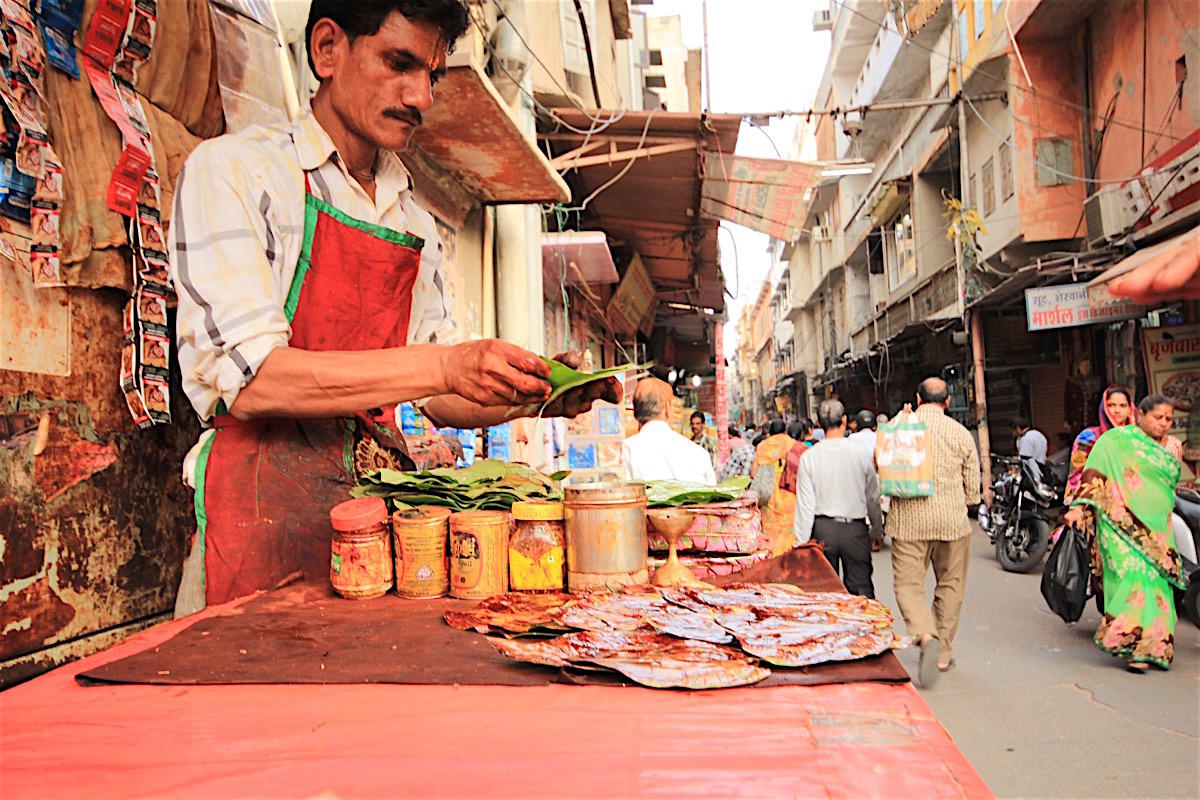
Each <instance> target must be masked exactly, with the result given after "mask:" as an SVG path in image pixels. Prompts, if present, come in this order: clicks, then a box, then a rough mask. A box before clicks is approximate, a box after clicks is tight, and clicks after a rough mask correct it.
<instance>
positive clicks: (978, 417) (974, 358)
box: [950, 3, 992, 506]
mask: <svg viewBox="0 0 1200 800" xmlns="http://www.w3.org/2000/svg"><path fill="white" fill-rule="evenodd" d="M953 8H954V10H955V11H954V27H953V30H954V31H955V34H954V35H952V36H951V37H950V50H951V52H955V51H957V50H960V48H959V43H960V42H961V38H960V37H959V36H958V35H957V31H958V30H959V27H958V26H959V21H958V17H959V13H960V12H959V10H958V4H957V3H954V4H953ZM966 59H967V54H966V53H963V52H959V53H958V57H957V58H954V59H951V63H953V64H954V77H955V82H956V83H957V84H958V86H957V91H958V94H957V101H956V105H957V106H958V185H959V187H960V189H959V192H960V194H961V195H962V202H963V206H962V207H963V210H964V211H965V210H966V209H968V208H972V207H974V205H975V198H974V197H972V196H971V165H970V158H969V155H968V149H967V108H966V103H965V102H964V100H963V98H964V97H965V96H966V91H967V87H966V83H965V80H964V77H965V76H964V75H963V67H962V65H963V62H964V61H966ZM952 224H953V223H952ZM972 244H973V242H966V241H964V240H963V237H962V231H961V230H959V231H955V236H954V260H955V271H956V272H957V273H958V308H959V312H960V314H961V315H962V317H963V322H964V323H967V322H968V312H967V310H966V286H967V276H966V264H965V263H964V262H965V258H964V253H963V251H964V250H965V249H966V248H967V247H969V246H971V245H972ZM966 329H967V331H968V335H969V336H970V338H971V375H972V377H973V378H974V388H975V392H974V394H975V434H976V438H977V439H978V442H979V470H980V478H981V481H982V483H983V498H984V500H985V502H987V504H988V505H989V506H990V505H991V500H992V442H991V435H990V433H989V431H988V418H987V374H986V371H985V367H986V365H985V360H984V339H983V318H982V317H980V311H979V309H975V310H973V311H971V312H969V324H967V325H966Z"/></svg>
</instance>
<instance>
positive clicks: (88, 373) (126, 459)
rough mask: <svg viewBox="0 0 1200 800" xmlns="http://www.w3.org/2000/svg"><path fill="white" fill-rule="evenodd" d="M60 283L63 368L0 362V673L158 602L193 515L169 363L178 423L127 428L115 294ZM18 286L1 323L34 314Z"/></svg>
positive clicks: (189, 428)
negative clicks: (58, 371)
mask: <svg viewBox="0 0 1200 800" xmlns="http://www.w3.org/2000/svg"><path fill="white" fill-rule="evenodd" d="M2 268H4V269H6V270H7V269H13V268H14V265H12V264H10V263H9V262H7V261H5V262H4V264H3V265H2ZM23 268H24V269H27V262H26V264H24V265H16V269H17V270H21V269H23ZM17 274H18V275H21V273H20V272H18V273H17ZM25 277H27V275H26V276H25ZM42 291H44V290H39V292H42ZM61 291H62V292H63V293H64V295H66V296H67V298H68V299H69V302H68V304H67V306H68V308H69V309H70V335H69V342H68V343H67V346H68V347H69V353H68V355H69V364H70V369H69V374H66V375H52V374H45V373H36V372H28V371H17V370H4V369H0V686H4V685H8V684H10V683H12V682H14V681H16V680H21V679H24V678H26V677H30V676H31V675H32V674H36V672H38V671H40V670H41V669H43V668H48V667H50V666H53V665H54V664H55V663H58V662H59V661H61V660H63V659H64V658H73V657H78V656H81V655H85V654H87V653H88V652H91V651H93V650H95V649H99V648H100V647H102V646H105V645H106V644H107V643H111V640H113V639H114V638H115V636H116V634H117V633H118V632H119V631H121V630H122V629H125V630H131V629H132V627H131V623H136V622H137V621H139V620H145V619H146V618H149V617H153V616H154V615H160V614H163V613H165V612H168V611H169V610H170V609H171V608H172V606H173V603H174V596H175V590H176V586H177V584H178V580H179V573H180V568H181V565H182V561H183V557H184V554H185V549H186V547H187V546H188V544H189V542H190V538H191V535H192V532H193V529H194V527H195V523H194V518H193V514H192V496H191V491H190V490H189V489H187V488H186V487H185V486H184V485H183V483H182V481H181V480H180V477H179V471H180V469H179V467H180V464H181V462H182V460H183V456H184V454H185V453H186V452H187V450H188V448H189V447H190V446H191V444H192V442H193V441H194V440H195V437H196V435H197V432H198V424H197V423H196V422H195V417H194V415H193V414H192V413H191V411H190V409H189V408H186V407H185V406H184V405H183V404H182V402H181V400H182V392H181V391H180V390H179V388H178V385H179V384H178V376H177V375H173V384H174V391H173V394H172V396H173V398H175V403H174V406H175V407H174V409H173V411H174V412H175V415H176V423H175V424H173V425H170V426H158V427H155V428H153V429H150V430H146V431H138V430H136V429H135V428H134V427H133V425H132V423H131V421H130V418H129V414H128V412H127V411H126V409H125V407H124V401H123V399H122V397H121V394H120V392H119V391H118V388H117V385H116V383H117V375H118V373H119V365H118V360H119V350H120V339H121V330H122V326H121V316H120V315H121V307H122V305H123V303H124V294H123V293H121V292H116V291H110V290H98V291H91V290H83V289H71V290H61ZM21 297H22V295H21V294H18V296H17V297H16V298H15V302H14V297H13V295H9V296H8V297H7V298H6V300H7V301H8V302H6V305H5V311H6V314H5V318H4V320H3V324H4V326H5V328H6V330H10V331H20V330H22V329H24V328H27V327H30V326H32V325H36V324H39V322H38V320H39V319H40V317H38V316H37V315H35V314H33V313H32V312H33V311H34V309H33V308H32V307H31V306H30V304H29V303H26V302H24V301H23V300H22V299H21ZM28 297H30V298H32V297H35V295H33V294H30V295H28ZM133 627H136V626H133ZM98 634H99V635H98Z"/></svg>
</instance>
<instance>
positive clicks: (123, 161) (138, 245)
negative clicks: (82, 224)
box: [83, 0, 172, 427]
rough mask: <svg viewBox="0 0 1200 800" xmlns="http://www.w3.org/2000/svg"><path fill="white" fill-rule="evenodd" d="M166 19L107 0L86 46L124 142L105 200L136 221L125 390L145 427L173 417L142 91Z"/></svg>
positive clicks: (167, 294)
mask: <svg viewBox="0 0 1200 800" xmlns="http://www.w3.org/2000/svg"><path fill="white" fill-rule="evenodd" d="M157 24H158V7H157V4H156V3H155V2H154V0H136V2H134V1H132V0H100V3H99V5H98V6H97V8H96V11H95V13H94V14H93V15H92V21H91V24H90V25H89V27H88V35H87V40H86V42H85V44H84V50H83V52H84V70H85V71H86V72H87V75H88V80H89V81H90V82H91V84H92V89H93V90H94V91H95V92H96V96H97V97H98V98H99V100H100V104H101V106H103V108H104V110H105V112H106V113H107V114H108V116H109V117H110V118H111V119H112V120H113V122H115V123H116V125H117V127H118V128H119V129H120V131H121V137H122V141H123V144H124V148H123V150H122V153H121V156H120V159H119V160H118V162H117V167H116V169H115V170H114V172H113V176H112V179H111V180H110V181H109V185H108V191H107V193H106V196H105V201H106V203H107V204H108V207H109V208H110V209H112V210H113V211H115V212H117V213H119V214H122V215H123V216H125V217H128V219H129V243H130V246H131V248H132V249H133V287H134V288H133V296H132V297H131V298H130V301H129V304H128V305H127V306H126V307H125V313H124V317H123V319H124V327H125V340H124V346H123V347H122V349H121V390H122V392H123V393H124V394H125V402H126V404H127V405H128V406H129V411H130V413H131V414H132V415H133V418H134V421H135V422H136V423H137V424H138V425H139V426H140V427H148V426H150V425H154V424H157V423H165V422H170V421H171V412H170V390H169V387H168V374H169V373H168V366H169V363H170V362H169V358H170V349H171V348H170V329H169V328H168V327H167V304H168V301H169V299H170V298H171V295H172V289H171V283H170V278H169V277H168V274H167V246H166V233H165V231H164V229H163V224H162V194H161V191H160V184H159V178H158V173H157V172H156V171H155V168H154V145H153V142H152V141H151V137H150V126H149V123H148V121H147V119H146V113H145V109H144V108H143V107H142V101H141V99H140V98H139V97H138V94H137V91H136V89H135V87H136V84H137V71H138V68H139V67H140V66H141V65H142V64H143V63H145V61H146V59H147V58H149V56H150V50H151V48H152V47H153V44H154V32H155V29H156V28H157Z"/></svg>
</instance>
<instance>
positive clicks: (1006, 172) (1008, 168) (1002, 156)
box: [996, 142, 1013, 202]
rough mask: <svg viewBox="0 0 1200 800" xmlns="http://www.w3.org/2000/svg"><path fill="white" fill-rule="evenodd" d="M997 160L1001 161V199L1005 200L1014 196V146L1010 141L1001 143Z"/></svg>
mask: <svg viewBox="0 0 1200 800" xmlns="http://www.w3.org/2000/svg"><path fill="white" fill-rule="evenodd" d="M996 160H997V161H999V162H1000V201H1001V202H1004V201H1005V200H1007V199H1008V198H1010V197H1012V196H1013V174H1012V148H1011V147H1009V145H1008V142H1002V143H1001V144H1000V152H999V153H997V154H996Z"/></svg>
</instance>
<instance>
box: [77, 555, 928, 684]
mask: <svg viewBox="0 0 1200 800" xmlns="http://www.w3.org/2000/svg"><path fill="white" fill-rule="evenodd" d="M739 581H754V582H776V583H793V584H795V585H797V586H800V587H802V588H804V589H808V590H810V591H839V590H842V584H841V581H839V580H838V578H837V575H836V574H835V573H834V572H833V569H832V568H831V567H830V566H829V562H828V561H826V560H825V558H824V556H823V555H821V551H820V548H819V547H816V546H802V547H799V548H797V549H795V550H793V551H791V552H790V553H788V554H786V555H784V556H781V557H779V558H776V559H771V560H768V561H765V562H763V563H761V564H758V565H756V566H755V567H754V568H752V569H750V570H747V571H746V572H744V573H742V574H740V575H737V576H731V577H730V578H729V579H728V580H725V581H722V583H736V582H739ZM474 604H475V601H473V600H452V599H438V600H404V599H401V598H400V597H397V596H396V595H394V594H388V595H386V596H384V597H380V598H378V599H375V600H343V599H342V598H340V597H337V596H336V595H334V594H333V591H332V590H331V589H330V587H329V585H328V583H326V582H321V583H309V582H305V583H299V584H294V585H291V586H286V587H283V588H281V589H275V590H273V591H270V592H266V593H264V594H262V595H261V596H259V597H256V598H254V599H253V600H250V601H247V602H245V603H242V604H240V605H238V606H235V607H232V608H229V609H227V610H225V611H223V612H222V613H220V614H218V615H216V616H212V617H207V618H202V619H200V620H198V621H197V622H196V623H195V624H194V625H192V626H191V627H189V628H187V629H185V630H183V631H181V632H179V633H178V634H176V635H175V636H174V637H173V638H171V639H169V640H167V641H166V642H163V643H162V644H161V645H159V646H157V647H154V648H150V649H147V650H144V651H142V652H141V653H137V654H136V655H132V656H129V657H128V658H124V659H121V660H119V661H113V662H111V663H108V664H105V665H103V666H101V667H98V668H96V669H94V670H91V671H89V672H84V673H80V674H79V675H78V676H76V680H77V681H78V682H79V683H81V684H83V685H84V686H92V685H100V684H114V683H132V684H161V685H196V684H264V683H265V684H272V683H413V684H484V685H486V684H492V685H504V686H541V685H545V684H548V683H589V684H594V683H604V684H614V685H615V684H626V685H633V684H632V683H631V682H630V681H628V680H626V679H624V678H622V677H621V676H619V675H616V674H609V673H602V672H590V671H588V672H583V671H569V672H568V671H563V670H556V669H554V668H551V667H542V666H537V665H533V664H524V663H520V662H516V661H512V660H510V659H507V658H505V657H504V656H502V655H500V653H498V652H497V651H496V650H495V648H493V647H492V646H491V644H489V643H488V641H487V637H485V636H482V635H480V634H477V633H471V632H465V631H458V630H455V629H453V628H451V627H450V626H449V625H447V624H446V623H445V622H443V621H442V614H443V613H445V612H446V611H447V610H450V609H465V608H470V607H471V606H473V605H474ZM907 680H908V673H906V672H905V671H904V668H903V667H902V666H901V665H900V662H899V661H897V660H896V657H895V656H894V655H893V654H892V653H884V654H882V655H878V656H872V657H870V658H864V659H860V660H858V661H847V662H837V663H832V664H819V665H816V666H813V667H806V668H803V669H786V668H780V667H774V668H772V670H771V677H769V678H767V679H766V680H765V681H763V682H761V683H759V684H756V685H757V686H788V685H793V686H806V685H807V686H812V685H817V684H826V683H852V682H857V681H883V682H889V683H901V682H904V681H907Z"/></svg>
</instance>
